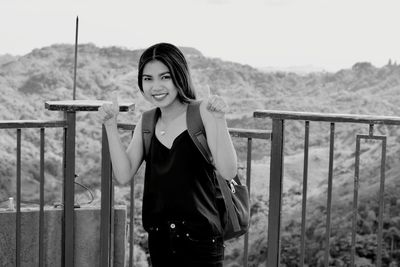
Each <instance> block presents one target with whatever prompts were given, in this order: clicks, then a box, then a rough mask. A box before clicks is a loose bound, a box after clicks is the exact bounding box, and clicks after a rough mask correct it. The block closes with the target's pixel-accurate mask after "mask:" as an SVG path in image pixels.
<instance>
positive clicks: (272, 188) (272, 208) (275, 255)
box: [266, 119, 284, 267]
mask: <svg viewBox="0 0 400 267" xmlns="http://www.w3.org/2000/svg"><path fill="white" fill-rule="evenodd" d="M283 144H284V121H283V120H281V119H273V120H272V142H271V163H270V185H269V212H268V244H267V245H268V254H267V262H266V266H269V267H272V266H273V267H278V266H279V265H280V233H281V231H280V229H281V210H282V182H283V165H284V162H283V160H284V158H283Z"/></svg>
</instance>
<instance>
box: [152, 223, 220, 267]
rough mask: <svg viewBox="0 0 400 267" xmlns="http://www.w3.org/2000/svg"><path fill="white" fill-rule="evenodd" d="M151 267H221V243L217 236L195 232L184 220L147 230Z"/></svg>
mask: <svg viewBox="0 0 400 267" xmlns="http://www.w3.org/2000/svg"><path fill="white" fill-rule="evenodd" d="M149 250H150V258H151V264H152V266H153V267H167V266H174V267H222V265H223V261H224V244H223V240H222V238H221V237H219V236H204V235H202V234H199V233H195V232H194V231H193V230H191V229H190V227H187V226H186V225H185V222H184V221H171V222H169V223H168V224H166V225H164V226H157V227H151V228H150V230H149Z"/></svg>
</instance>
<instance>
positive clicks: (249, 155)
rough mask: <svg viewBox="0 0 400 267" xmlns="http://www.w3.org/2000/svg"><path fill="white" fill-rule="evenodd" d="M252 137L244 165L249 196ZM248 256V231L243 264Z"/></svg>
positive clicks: (249, 140) (245, 265)
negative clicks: (245, 164)
mask: <svg viewBox="0 0 400 267" xmlns="http://www.w3.org/2000/svg"><path fill="white" fill-rule="evenodd" d="M252 142H253V139H252V138H247V159H246V160H247V166H246V186H247V189H248V190H249V196H250V186H251V152H252V148H253V146H252ZM248 257H249V233H248V232H247V233H246V234H245V236H244V252H243V266H244V267H247V266H248V264H249V263H248Z"/></svg>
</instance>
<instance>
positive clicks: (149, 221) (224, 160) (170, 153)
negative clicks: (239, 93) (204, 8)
mask: <svg viewBox="0 0 400 267" xmlns="http://www.w3.org/2000/svg"><path fill="white" fill-rule="evenodd" d="M138 85H139V88H140V90H141V92H142V94H143V96H144V97H145V99H146V100H147V101H149V102H150V103H152V104H153V105H154V106H155V107H157V108H159V110H160V114H161V115H160V117H159V118H158V120H157V122H156V126H155V134H154V136H153V138H152V140H151V145H150V150H149V153H148V154H147V156H146V158H145V156H144V155H145V152H144V146H143V140H142V126H141V125H142V120H141V119H140V121H139V122H138V123H137V127H136V129H135V131H134V134H133V137H132V140H131V142H130V144H129V146H128V148H127V150H125V148H124V147H123V145H122V144H121V141H120V138H119V135H118V132H117V115H118V103H117V100H113V104H104V105H103V106H102V107H101V108H100V109H99V115H100V117H101V120H102V122H103V123H104V125H105V128H106V131H107V137H108V141H109V146H110V154H111V160H112V165H113V170H114V174H115V177H116V179H117V180H118V181H119V182H120V183H122V184H124V183H127V182H128V181H129V180H130V179H131V178H132V177H133V176H134V174H135V173H136V171H137V170H138V168H139V166H140V165H141V163H142V162H143V160H146V170H145V182H144V192H143V227H144V229H145V230H146V231H147V232H148V233H149V251H150V258H151V263H152V266H155V267H158V266H190V267H194V266H201V267H207V266H222V264H223V259H224V245H223V239H222V226H221V223H220V217H219V212H218V209H217V205H216V194H215V193H216V185H217V184H218V183H217V180H216V176H215V173H214V168H213V166H211V165H210V164H209V163H208V162H206V160H205V159H204V158H203V157H202V155H201V153H200V152H199V151H198V149H197V148H196V146H195V144H194V143H193V141H192V140H191V138H190V136H189V134H188V132H187V125H186V111H187V106H188V104H189V103H190V102H192V101H195V100H196V95H195V91H194V88H193V85H192V82H191V77H190V73H189V68H188V64H187V62H186V59H185V57H184V55H183V54H182V52H181V51H180V50H179V49H178V48H177V47H175V46H174V45H171V44H168V43H159V44H155V45H153V46H151V47H149V48H148V49H146V50H145V51H144V52H143V54H142V56H141V58H140V61H139V67H138ZM226 110H227V105H226V103H225V102H224V101H223V99H222V98H221V97H218V96H209V97H208V99H206V100H204V101H202V103H201V105H200V114H201V118H202V121H203V124H204V128H205V131H206V135H207V143H208V146H209V147H210V150H211V154H212V156H213V159H214V166H215V168H216V169H217V170H218V172H219V173H220V174H221V175H222V176H223V177H224V178H226V179H232V178H233V177H234V176H235V175H236V171H237V158H236V152H235V149H234V147H233V144H232V140H231V138H230V135H229V132H228V128H227V124H226V120H225V112H226Z"/></svg>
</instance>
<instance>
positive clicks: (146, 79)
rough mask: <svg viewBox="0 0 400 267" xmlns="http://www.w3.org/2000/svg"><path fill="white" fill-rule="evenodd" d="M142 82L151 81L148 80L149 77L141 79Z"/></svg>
mask: <svg viewBox="0 0 400 267" xmlns="http://www.w3.org/2000/svg"><path fill="white" fill-rule="evenodd" d="M142 80H143V81H150V80H151V79H150V77H143V79H142Z"/></svg>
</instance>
